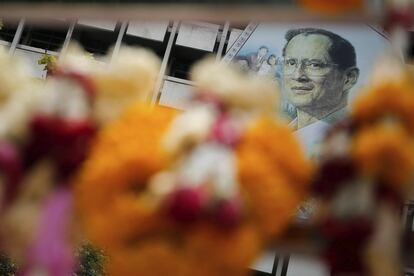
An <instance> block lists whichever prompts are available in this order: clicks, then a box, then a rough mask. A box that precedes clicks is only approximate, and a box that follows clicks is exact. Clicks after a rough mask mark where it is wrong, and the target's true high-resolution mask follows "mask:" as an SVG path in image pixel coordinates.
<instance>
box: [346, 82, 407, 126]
mask: <svg viewBox="0 0 414 276" xmlns="http://www.w3.org/2000/svg"><path fill="white" fill-rule="evenodd" d="M385 116H388V117H396V119H398V120H401V121H402V123H403V124H404V126H405V127H406V129H407V130H408V131H409V132H410V133H412V134H413V133H414V86H413V83H412V82H411V81H410V80H409V79H408V78H404V79H400V80H394V81H389V82H384V83H382V84H379V85H373V86H371V87H370V88H369V90H367V91H366V92H365V94H362V95H361V96H360V97H359V98H358V99H357V100H356V101H355V103H354V107H353V111H352V117H353V118H354V119H355V121H356V122H358V123H360V124H367V123H368V124H370V123H372V122H374V121H376V120H378V119H381V118H383V117H385Z"/></svg>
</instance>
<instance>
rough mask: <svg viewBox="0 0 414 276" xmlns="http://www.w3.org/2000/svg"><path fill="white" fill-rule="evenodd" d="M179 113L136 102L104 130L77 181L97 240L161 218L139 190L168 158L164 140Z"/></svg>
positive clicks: (79, 200) (113, 239) (114, 238)
mask: <svg viewBox="0 0 414 276" xmlns="http://www.w3.org/2000/svg"><path fill="white" fill-rule="evenodd" d="M175 113H176V112H175V111H173V110H170V109H167V108H160V107H158V108H154V109H153V110H151V109H150V108H149V107H147V106H143V105H136V106H134V107H132V108H131V109H129V110H128V111H127V112H125V113H124V114H123V116H122V117H121V118H120V119H119V120H117V121H115V122H113V123H111V124H109V125H108V127H106V128H104V129H103V130H102V131H101V133H99V134H98V137H97V139H96V142H95V144H94V146H93V147H92V149H91V153H90V157H89V158H88V160H86V162H85V164H84V166H83V168H82V169H81V171H80V174H79V176H78V180H77V183H76V185H75V195H76V204H77V210H78V211H79V214H80V218H81V220H82V221H83V222H84V225H85V228H86V229H85V230H86V232H87V233H89V234H90V235H91V236H92V237H91V238H92V240H93V241H95V242H97V243H98V244H100V245H103V246H105V247H107V246H112V245H113V244H117V243H119V242H121V241H124V240H125V239H127V238H128V235H130V234H134V233H133V232H134V231H137V230H139V229H141V231H143V229H146V228H149V229H151V227H150V226H151V225H153V224H155V223H156V216H155V215H154V212H153V210H152V206H151V205H150V204H148V202H147V201H146V200H144V199H141V198H139V197H137V196H136V195H138V194H139V192H140V191H141V190H144V189H145V187H146V185H147V181H148V178H149V177H150V176H151V175H152V174H153V173H155V172H157V171H159V170H160V169H162V168H163V167H164V166H165V164H166V162H167V157H166V155H165V154H164V153H163V151H162V150H161V148H160V146H159V145H160V141H161V139H162V136H163V133H164V131H165V129H166V128H167V127H168V125H169V123H170V122H171V121H172V119H173V117H174V115H175ZM114 225H116V227H114ZM143 225H144V226H143ZM134 235H135V234H134Z"/></svg>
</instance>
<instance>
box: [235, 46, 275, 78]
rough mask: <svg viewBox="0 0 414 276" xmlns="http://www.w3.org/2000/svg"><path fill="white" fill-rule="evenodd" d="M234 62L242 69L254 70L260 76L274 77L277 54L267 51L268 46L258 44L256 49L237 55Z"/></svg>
mask: <svg viewBox="0 0 414 276" xmlns="http://www.w3.org/2000/svg"><path fill="white" fill-rule="evenodd" d="M234 62H235V63H236V64H238V65H239V66H240V68H241V69H242V70H244V71H251V72H256V73H257V74H259V75H262V76H269V77H276V71H277V70H276V69H277V68H276V67H277V63H278V57H277V54H276V53H274V52H270V51H269V47H268V46H264V45H262V46H260V47H259V48H258V49H257V50H256V51H254V52H251V53H247V54H246V55H242V54H240V55H238V56H236V57H235V59H234Z"/></svg>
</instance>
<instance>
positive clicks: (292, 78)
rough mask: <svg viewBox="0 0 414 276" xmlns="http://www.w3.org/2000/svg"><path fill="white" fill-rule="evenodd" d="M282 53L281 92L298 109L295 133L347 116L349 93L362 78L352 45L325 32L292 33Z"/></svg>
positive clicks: (312, 30)
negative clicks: (304, 128) (360, 77)
mask: <svg viewBox="0 0 414 276" xmlns="http://www.w3.org/2000/svg"><path fill="white" fill-rule="evenodd" d="M285 39H286V44H285V46H284V48H283V51H282V57H283V58H282V74H281V76H282V80H281V83H282V90H283V93H284V96H285V97H286V99H287V101H288V102H289V103H290V104H292V105H293V106H294V107H295V109H296V118H295V119H294V120H293V121H292V122H291V126H292V127H293V128H294V129H300V128H303V127H306V126H308V125H310V124H312V123H315V122H318V121H324V122H325V123H328V124H332V123H335V122H337V121H338V120H340V119H342V118H343V117H344V116H345V113H346V106H347V103H348V93H349V91H350V90H351V88H352V87H353V86H354V85H355V84H356V82H357V81H358V77H359V69H358V67H357V57H356V53H355V49H354V47H353V45H352V44H351V43H350V42H349V41H348V40H346V39H344V38H342V37H341V36H339V35H337V34H335V33H333V32H330V31H327V30H323V29H317V28H299V29H291V30H289V31H287V32H286V34H285Z"/></svg>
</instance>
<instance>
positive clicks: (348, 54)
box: [283, 28, 356, 70]
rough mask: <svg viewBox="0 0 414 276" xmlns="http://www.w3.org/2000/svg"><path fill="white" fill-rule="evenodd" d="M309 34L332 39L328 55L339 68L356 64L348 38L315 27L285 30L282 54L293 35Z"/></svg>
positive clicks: (342, 68) (353, 50)
mask: <svg viewBox="0 0 414 276" xmlns="http://www.w3.org/2000/svg"><path fill="white" fill-rule="evenodd" d="M310 34H319V35H324V36H326V37H328V38H329V39H330V40H331V41H332V45H331V47H330V48H329V55H330V56H331V59H332V61H333V62H334V63H335V64H338V68H339V69H340V70H345V69H348V68H350V67H355V66H356V54H355V48H354V46H352V44H351V43H350V42H349V41H348V40H346V39H345V38H343V37H341V36H339V35H337V34H335V33H332V32H330V31H327V30H323V29H316V28H300V29H291V30H289V31H287V32H286V34H285V39H286V44H285V46H284V47H283V56H285V51H286V47H287V45H288V44H289V42H290V41H291V40H292V39H293V38H294V37H295V36H298V35H305V36H307V35H310ZM303 47H306V45H303Z"/></svg>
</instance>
